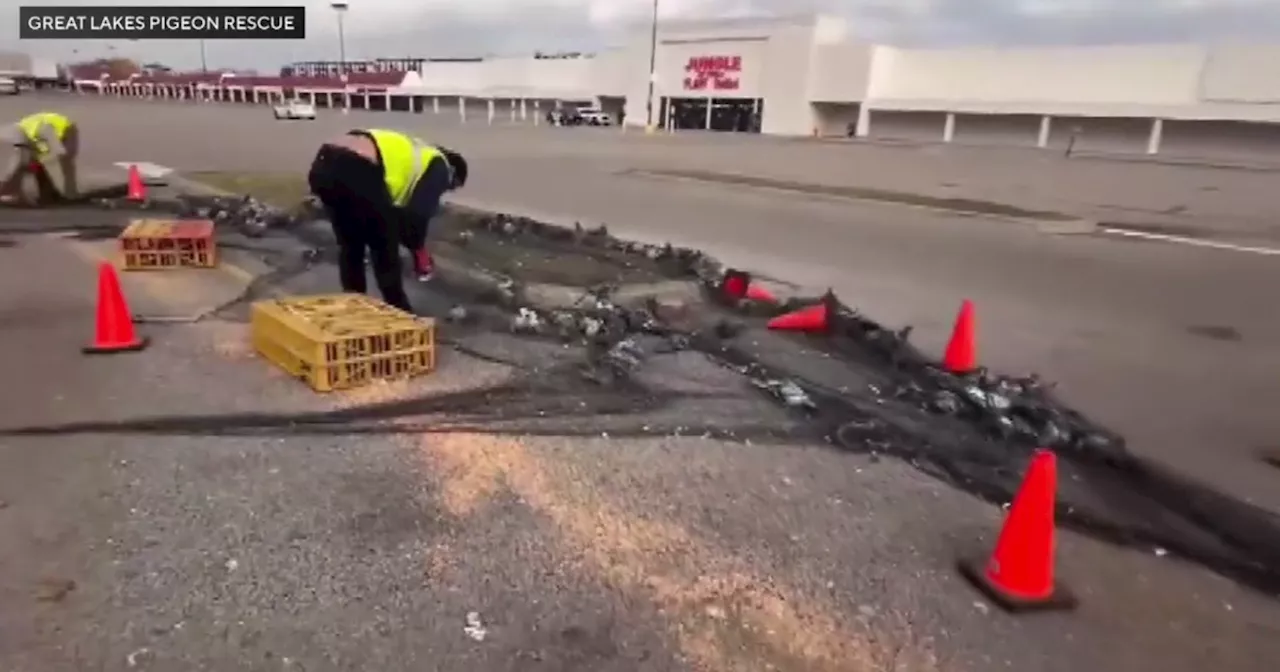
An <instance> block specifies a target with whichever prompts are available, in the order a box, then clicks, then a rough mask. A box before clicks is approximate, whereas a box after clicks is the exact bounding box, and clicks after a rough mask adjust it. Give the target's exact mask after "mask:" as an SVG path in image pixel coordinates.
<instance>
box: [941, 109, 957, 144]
mask: <svg viewBox="0 0 1280 672" xmlns="http://www.w3.org/2000/svg"><path fill="white" fill-rule="evenodd" d="M955 139H956V113H955V112H948V113H947V120H946V121H944V122H942V141H943V142H951V141H952V140H955Z"/></svg>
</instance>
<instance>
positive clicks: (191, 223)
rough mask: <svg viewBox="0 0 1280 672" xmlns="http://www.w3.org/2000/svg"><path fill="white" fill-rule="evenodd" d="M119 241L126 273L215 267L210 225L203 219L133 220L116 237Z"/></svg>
mask: <svg viewBox="0 0 1280 672" xmlns="http://www.w3.org/2000/svg"><path fill="white" fill-rule="evenodd" d="M119 241H120V256H121V257H122V260H123V262H124V263H123V265H124V269H125V270H126V271H155V270H171V269H176V268H213V267H215V266H217V265H218V249H217V243H216V242H215V241H214V225H213V222H212V221H210V220H207V219H203V220H183V219H135V220H133V221H132V222H130V223H129V226H128V227H126V228H125V230H124V231H122V232H121V233H120V236H119Z"/></svg>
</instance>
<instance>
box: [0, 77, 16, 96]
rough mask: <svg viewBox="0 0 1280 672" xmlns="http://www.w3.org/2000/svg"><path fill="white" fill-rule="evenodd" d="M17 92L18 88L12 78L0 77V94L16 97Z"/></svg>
mask: <svg viewBox="0 0 1280 672" xmlns="http://www.w3.org/2000/svg"><path fill="white" fill-rule="evenodd" d="M18 92H19V88H18V82H17V81H15V80H14V79H13V78H12V77H0V94H4V95H6V96H16V95H18Z"/></svg>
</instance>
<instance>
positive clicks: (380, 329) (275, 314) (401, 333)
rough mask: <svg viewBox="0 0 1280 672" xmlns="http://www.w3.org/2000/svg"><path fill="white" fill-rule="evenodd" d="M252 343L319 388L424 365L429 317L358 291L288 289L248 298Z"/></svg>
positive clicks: (392, 376)
mask: <svg viewBox="0 0 1280 672" xmlns="http://www.w3.org/2000/svg"><path fill="white" fill-rule="evenodd" d="M249 331H250V337H251V340H252V341H253V347H254V349H255V350H257V351H258V353H260V354H261V355H262V356H263V357H265V358H266V359H267V360H269V361H271V362H272V363H274V364H275V365H276V366H279V367H280V368H282V369H284V370H285V371H287V372H288V373H289V374H290V375H292V376H295V377H297V378H301V379H302V380H305V381H306V382H307V384H308V385H310V386H311V388H312V389H314V390H315V391H317V392H331V391H333V390H344V389H350V388H353V387H360V386H362V385H367V384H369V383H371V382H373V381H375V380H396V379H401V378H409V377H411V376H417V375H421V374H424V373H429V372H431V371H432V370H434V369H435V367H436V325H435V321H434V320H431V319H427V318H419V317H415V316H413V315H410V314H408V313H406V312H404V311H401V310H398V309H396V308H392V307H391V306H388V305H387V304H385V303H383V302H381V301H378V300H376V299H372V298H369V297H367V296H363V295H360V294H334V295H325V296H308V297H291V298H283V299H273V300H269V301H259V302H257V303H255V304H253V307H252V311H251V316H250V321H249Z"/></svg>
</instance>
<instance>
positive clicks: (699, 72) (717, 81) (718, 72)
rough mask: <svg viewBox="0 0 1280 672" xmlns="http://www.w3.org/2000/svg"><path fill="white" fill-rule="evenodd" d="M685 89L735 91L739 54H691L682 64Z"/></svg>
mask: <svg viewBox="0 0 1280 672" xmlns="http://www.w3.org/2000/svg"><path fill="white" fill-rule="evenodd" d="M684 72H685V77H684V90H685V91H706V90H712V91H737V90H738V86H739V82H738V79H739V75H740V74H741V73H742V57H741V56H693V57H690V58H689V62H688V63H685V64H684Z"/></svg>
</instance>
